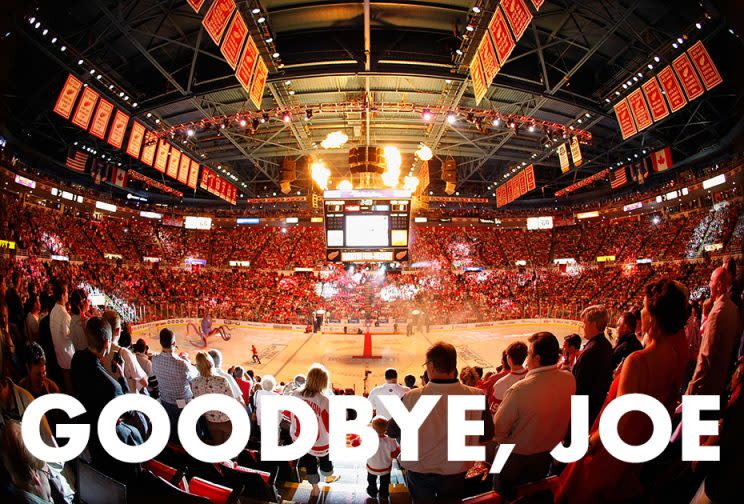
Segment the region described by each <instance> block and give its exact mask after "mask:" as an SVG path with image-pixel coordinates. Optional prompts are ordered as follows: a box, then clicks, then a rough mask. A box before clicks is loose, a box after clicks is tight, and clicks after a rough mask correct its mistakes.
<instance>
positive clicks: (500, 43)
mask: <svg viewBox="0 0 744 504" xmlns="http://www.w3.org/2000/svg"><path fill="white" fill-rule="evenodd" d="M488 32H489V33H490V34H491V37H493V45H494V47H495V48H496V55H497V56H498V57H499V63H501V66H502V67H503V66H504V63H506V58H508V57H509V55H510V54H511V52H512V51H513V50H514V46H515V45H516V43H515V42H514V39H513V38H512V36H511V32H509V28H508V27H507V26H506V19H505V18H504V13H503V12H502V11H501V8H497V9H496V11H494V13H493V17H492V18H491V22H490V23H489V24H488Z"/></svg>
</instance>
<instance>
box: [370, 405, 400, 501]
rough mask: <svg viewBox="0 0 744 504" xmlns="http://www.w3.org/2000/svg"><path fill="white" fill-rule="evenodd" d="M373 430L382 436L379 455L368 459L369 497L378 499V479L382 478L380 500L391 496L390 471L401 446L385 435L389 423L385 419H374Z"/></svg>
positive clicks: (378, 449)
mask: <svg viewBox="0 0 744 504" xmlns="http://www.w3.org/2000/svg"><path fill="white" fill-rule="evenodd" d="M372 428H373V429H374V430H375V432H377V434H378V435H379V436H380V444H379V446H378V448H377V453H375V454H374V455H372V456H371V457H370V458H369V459H367V495H369V496H370V497H372V498H373V499H374V498H375V497H377V477H378V476H379V478H380V498H383V499H384V498H387V497H388V496H389V495H390V471H391V470H392V468H393V459H394V458H397V457H398V454H399V453H400V446H398V442H397V441H396V440H395V439H392V438H390V437H388V436H386V435H385V431H387V428H388V421H387V419H386V418H385V417H381V416H376V417H375V418H373V419H372Z"/></svg>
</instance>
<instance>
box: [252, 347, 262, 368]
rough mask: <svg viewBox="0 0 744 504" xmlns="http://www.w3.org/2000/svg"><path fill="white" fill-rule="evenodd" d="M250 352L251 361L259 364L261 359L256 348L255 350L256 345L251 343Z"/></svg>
mask: <svg viewBox="0 0 744 504" xmlns="http://www.w3.org/2000/svg"><path fill="white" fill-rule="evenodd" d="M251 352H253V362H256V363H258V364H261V359H260V358H259V357H258V350H256V345H251Z"/></svg>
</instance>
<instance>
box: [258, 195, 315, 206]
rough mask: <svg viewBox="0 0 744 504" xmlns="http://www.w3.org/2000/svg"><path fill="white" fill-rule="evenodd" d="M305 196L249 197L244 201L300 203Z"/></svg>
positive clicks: (304, 199)
mask: <svg viewBox="0 0 744 504" xmlns="http://www.w3.org/2000/svg"><path fill="white" fill-rule="evenodd" d="M306 200H307V198H306V197H305V196H280V197H278V198H249V199H247V200H245V201H246V203H251V204H264V203H302V202H303V201H306Z"/></svg>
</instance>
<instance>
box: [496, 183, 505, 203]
mask: <svg viewBox="0 0 744 504" xmlns="http://www.w3.org/2000/svg"><path fill="white" fill-rule="evenodd" d="M504 205H506V186H504V185H503V184H502V185H500V186H498V187H497V188H496V206H497V207H502V206H504Z"/></svg>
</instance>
